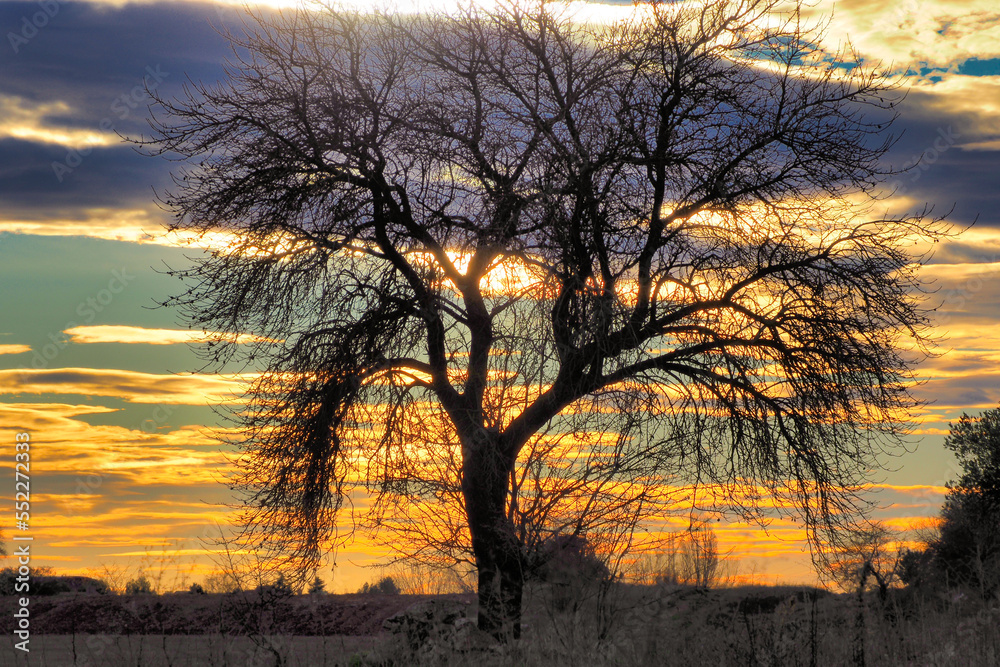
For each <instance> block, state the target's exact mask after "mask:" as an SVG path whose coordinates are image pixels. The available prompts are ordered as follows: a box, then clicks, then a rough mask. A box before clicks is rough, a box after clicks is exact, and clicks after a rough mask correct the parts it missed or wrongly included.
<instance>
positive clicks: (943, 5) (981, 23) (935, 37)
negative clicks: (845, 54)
mask: <svg viewBox="0 0 1000 667" xmlns="http://www.w3.org/2000/svg"><path fill="white" fill-rule="evenodd" d="M805 13H806V14H807V15H809V16H812V17H814V18H818V17H829V20H830V25H829V29H828V30H827V33H826V41H827V42H828V43H830V44H831V46H833V47H836V46H837V45H838V42H839V41H840V40H842V39H843V37H844V35H848V36H850V40H851V45H852V46H853V47H854V48H855V50H856V51H858V53H859V54H860V55H861V56H862V57H864V58H866V59H869V60H876V61H881V62H882V63H884V64H885V65H891V66H892V68H893V69H895V70H901V71H907V70H911V69H919V68H922V67H923V68H928V67H933V68H944V69H948V68H953V67H955V66H956V65H958V64H960V63H963V62H965V61H967V60H969V59H972V58H976V59H981V60H987V59H991V58H995V57H997V56H1000V11H998V10H997V4H996V2H995V1H994V0H966V1H963V2H962V3H954V2H948V1H947V0H908V1H905V2H888V3H887V2H881V1H880V0H836V2H835V1H834V0H825V1H824V2H821V3H818V4H817V5H815V6H814V7H812V8H807V9H806V10H805Z"/></svg>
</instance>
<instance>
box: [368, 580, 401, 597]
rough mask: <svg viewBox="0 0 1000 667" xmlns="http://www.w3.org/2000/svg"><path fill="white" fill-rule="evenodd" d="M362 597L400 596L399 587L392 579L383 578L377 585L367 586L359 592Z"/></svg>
mask: <svg viewBox="0 0 1000 667" xmlns="http://www.w3.org/2000/svg"><path fill="white" fill-rule="evenodd" d="M358 593H360V594H361V595H399V586H397V585H396V582H395V581H393V579H392V577H382V578H381V579H379V580H378V581H377V582H376V583H374V584H370V583H368V582H365V584H364V585H363V586H362V587H361V588H360V589H359V590H358Z"/></svg>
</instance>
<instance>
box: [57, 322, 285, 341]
mask: <svg viewBox="0 0 1000 667" xmlns="http://www.w3.org/2000/svg"><path fill="white" fill-rule="evenodd" d="M63 333H65V334H67V335H69V337H70V342H71V343H80V344H90V343H144V344H148V345H176V344H181V343H206V342H208V341H209V340H218V337H219V336H221V335H222V334H218V333H215V332H212V331H190V330H187V329H147V328H145V327H133V326H126V325H108V324H103V325H92V326H79V327H73V328H72V329H66V330H65V331H63ZM228 339H229V340H230V341H231V342H234V343H260V342H267V341H271V340H272V339H270V338H264V337H262V336H254V335H252V334H237V335H236V336H230V337H228Z"/></svg>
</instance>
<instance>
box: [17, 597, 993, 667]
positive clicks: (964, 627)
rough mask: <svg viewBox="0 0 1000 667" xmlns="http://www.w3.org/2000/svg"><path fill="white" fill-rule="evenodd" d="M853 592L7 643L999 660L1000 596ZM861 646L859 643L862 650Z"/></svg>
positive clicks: (236, 650)
mask: <svg viewBox="0 0 1000 667" xmlns="http://www.w3.org/2000/svg"><path fill="white" fill-rule="evenodd" d="M858 612H859V606H858V604H857V601H856V597H855V596H847V595H831V594H825V593H822V592H819V594H815V591H814V589H795V588H790V587H784V588H782V587H767V586H757V587H742V588H732V589H721V590H712V591H706V590H699V589H694V588H690V587H679V586H660V587H655V588H654V587H640V586H626V585H614V586H599V585H593V586H590V587H579V586H578V587H576V588H575V589H574V590H567V589H560V588H558V587H553V586H534V587H532V588H531V590H530V595H529V597H528V600H527V604H526V610H525V631H524V637H523V639H522V640H521V641H519V642H516V643H512V644H510V645H509V646H506V647H504V648H502V649H501V648H496V647H495V648H491V649H488V650H481V651H479V652H476V653H457V652H453V651H451V650H449V649H448V648H446V647H437V648H434V649H433V650H426V651H422V652H418V653H416V654H415V653H413V652H411V651H409V650H407V649H406V648H405V647H404V646H403V645H402V643H401V642H400V641H397V640H396V638H394V637H392V636H390V635H387V634H382V635H379V636H375V637H364V636H362V637H341V636H330V637H315V636H314V637H292V636H263V635H253V636H250V637H247V636H243V637H231V636H223V635H200V636H178V635H175V636H162V635H145V636H140V635H131V636H110V635H75V636H72V635H69V636H68V635H38V636H34V637H33V638H32V640H31V647H32V652H31V654H30V656H29V660H28V661H27V662H25V661H24V660H23V659H18V658H23V656H18V653H19V652H17V651H15V650H14V648H13V641H12V640H11V638H9V637H8V639H7V640H5V641H2V642H0V665H15V664H19V665H23V664H29V665H51V666H53V667H69V666H82V665H89V666H92V667H98V666H100V667H104V666H107V667H126V666H136V667H145V666H147V665H149V666H150V667H159V666H161V665H162V666H167V667H174V666H179V665H195V666H197V665H211V666H214V665H220V666H222V665H234V666H236V665H238V666H240V667H265V666H270V665H283V666H289V667H291V666H294V667H298V666H300V665H302V666H306V665H308V666H313V665H316V666H319V665H324V666H326V665H330V666H333V665H338V666H339V665H343V666H350V667H361V666H363V665H370V666H375V665H384V666H388V665H393V666H394V667H399V666H404V665H405V666H409V665H414V666H419V665H435V666H437V665H446V666H451V665H454V666H465V665H470V664H474V665H476V666H477V667H492V666H496V667H515V666H516V667H522V666H527V667H532V666H535V665H537V666H539V667H541V666H545V667H551V666H553V665H587V666H595V667H601V666H604V665H608V666H611V665H623V666H624V665H637V666H642V665H671V664H678V665H692V666H698V665H712V666H716V665H747V666H761V667H764V666H775V667H778V666H780V667H786V666H787V667H794V666H798V665H802V666H810V667H811V666H812V665H818V666H824V667H825V666H833V667H836V666H838V665H851V666H853V665H858V664H861V663H860V659H861V653H860V649H861V647H863V649H864V662H865V664H866V665H869V666H870V665H920V666H922V667H939V666H942V667H943V666H946V665H955V666H962V667H966V666H968V667H986V666H988V665H989V666H992V665H996V664H1000V600H994V601H992V602H990V603H983V602H982V601H979V600H976V599H974V598H973V597H972V596H969V595H965V596H961V595H960V594H958V593H948V594H939V595H935V596H927V597H918V596H916V595H912V594H910V593H908V592H906V591H893V595H891V596H890V598H889V600H888V601H887V602H886V603H885V604H882V603H880V602H879V601H878V600H877V597H876V596H874V595H873V596H871V597H870V599H869V600H868V602H867V604H866V606H865V608H864V609H863V617H862V618H863V623H859V616H858ZM859 640H860V641H859Z"/></svg>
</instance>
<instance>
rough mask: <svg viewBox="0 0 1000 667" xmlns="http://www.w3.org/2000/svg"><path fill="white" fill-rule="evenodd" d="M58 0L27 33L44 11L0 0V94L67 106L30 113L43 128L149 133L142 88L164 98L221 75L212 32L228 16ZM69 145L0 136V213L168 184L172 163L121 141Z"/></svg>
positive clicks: (53, 211) (32, 211)
mask: <svg viewBox="0 0 1000 667" xmlns="http://www.w3.org/2000/svg"><path fill="white" fill-rule="evenodd" d="M55 6H57V7H58V12H56V13H55V14H54V15H53V16H51V17H50V18H49V19H48V22H47V23H45V24H44V25H43V27H41V28H38V29H37V33H33V32H32V31H31V30H30V29H27V28H26V27H25V23H24V21H25V17H27V19H28V20H29V22H30V21H31V20H32V17H34V16H35V15H37V14H38V12H40V11H42V10H41V8H40V7H41V5H40V4H38V3H22V2H0V26H2V27H3V40H2V42H0V96H5V97H7V98H8V99H10V98H16V99H17V100H18V103H20V104H22V105H24V106H26V107H27V108H31V107H32V106H41V107H44V106H45V105H49V106H50V107H51V106H55V105H58V103H64V105H65V106H64V107H62V108H61V109H60V108H56V109H54V110H50V111H49V113H46V114H44V117H42V118H39V119H37V122H39V123H41V124H42V125H44V126H45V127H57V128H69V129H76V130H83V131H89V132H93V133H102V134H105V135H111V134H113V133H120V134H124V135H129V136H135V135H137V134H138V133H141V132H143V131H144V130H148V126H147V125H146V122H145V118H146V116H147V113H148V112H147V106H148V104H149V102H150V101H151V99H150V98H149V96H148V94H147V93H146V91H145V89H144V86H147V85H148V86H149V87H151V88H153V89H155V90H156V91H157V93H163V94H165V95H168V96H169V95H175V94H177V93H178V92H179V91H180V88H181V85H182V84H183V83H184V82H185V81H186V80H187V79H188V78H190V79H192V80H204V81H216V80H218V79H219V78H220V77H221V76H222V62H223V60H224V59H225V58H226V57H227V56H228V55H229V47H228V44H227V42H226V40H225V38H224V37H222V36H221V35H220V34H219V32H217V30H216V28H217V27H224V26H225V25H226V24H227V22H230V21H231V20H232V18H233V17H232V14H220V13H218V12H217V11H216V10H215V9H213V8H211V7H210V6H207V5H197V4H182V5H177V4H167V3H164V4H154V5H126V6H124V7H122V8H108V7H101V6H95V5H92V4H88V3H61V4H58V5H55ZM50 11H51V10H50ZM35 23H36V24H38V23H42V21H41V19H38V20H36V21H35ZM12 35H13V37H12ZM24 35H31V38H30V39H28V40H26V41H23V40H24V37H23V36H24ZM15 48H16V51H17V52H16V53H15ZM0 120H2V119H0ZM67 143H68V144H69V145H65V144H60V143H41V142H39V141H34V140H31V139H27V140H21V139H16V138H11V137H7V138H5V139H2V140H0V175H2V179H0V209H3V210H4V212H5V215H6V216H7V217H11V216H13V215H18V216H20V217H22V218H27V219H31V218H38V217H40V216H46V215H57V214H60V215H67V214H70V212H71V211H72V209H74V208H76V209H80V208H90V207H113V206H125V205H132V204H134V203H135V202H142V203H144V204H148V203H149V202H150V201H151V194H152V193H151V187H158V188H162V187H163V186H164V185H166V184H167V182H168V174H169V171H170V166H171V165H170V164H169V163H167V162H166V161H163V160H156V159H150V158H148V157H144V156H141V155H138V154H137V153H136V152H135V151H134V150H132V148H131V147H130V146H128V145H124V144H112V145H109V146H92V147H90V149H89V150H88V148H87V146H86V145H79V144H78V145H73V143H72V142H67Z"/></svg>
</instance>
